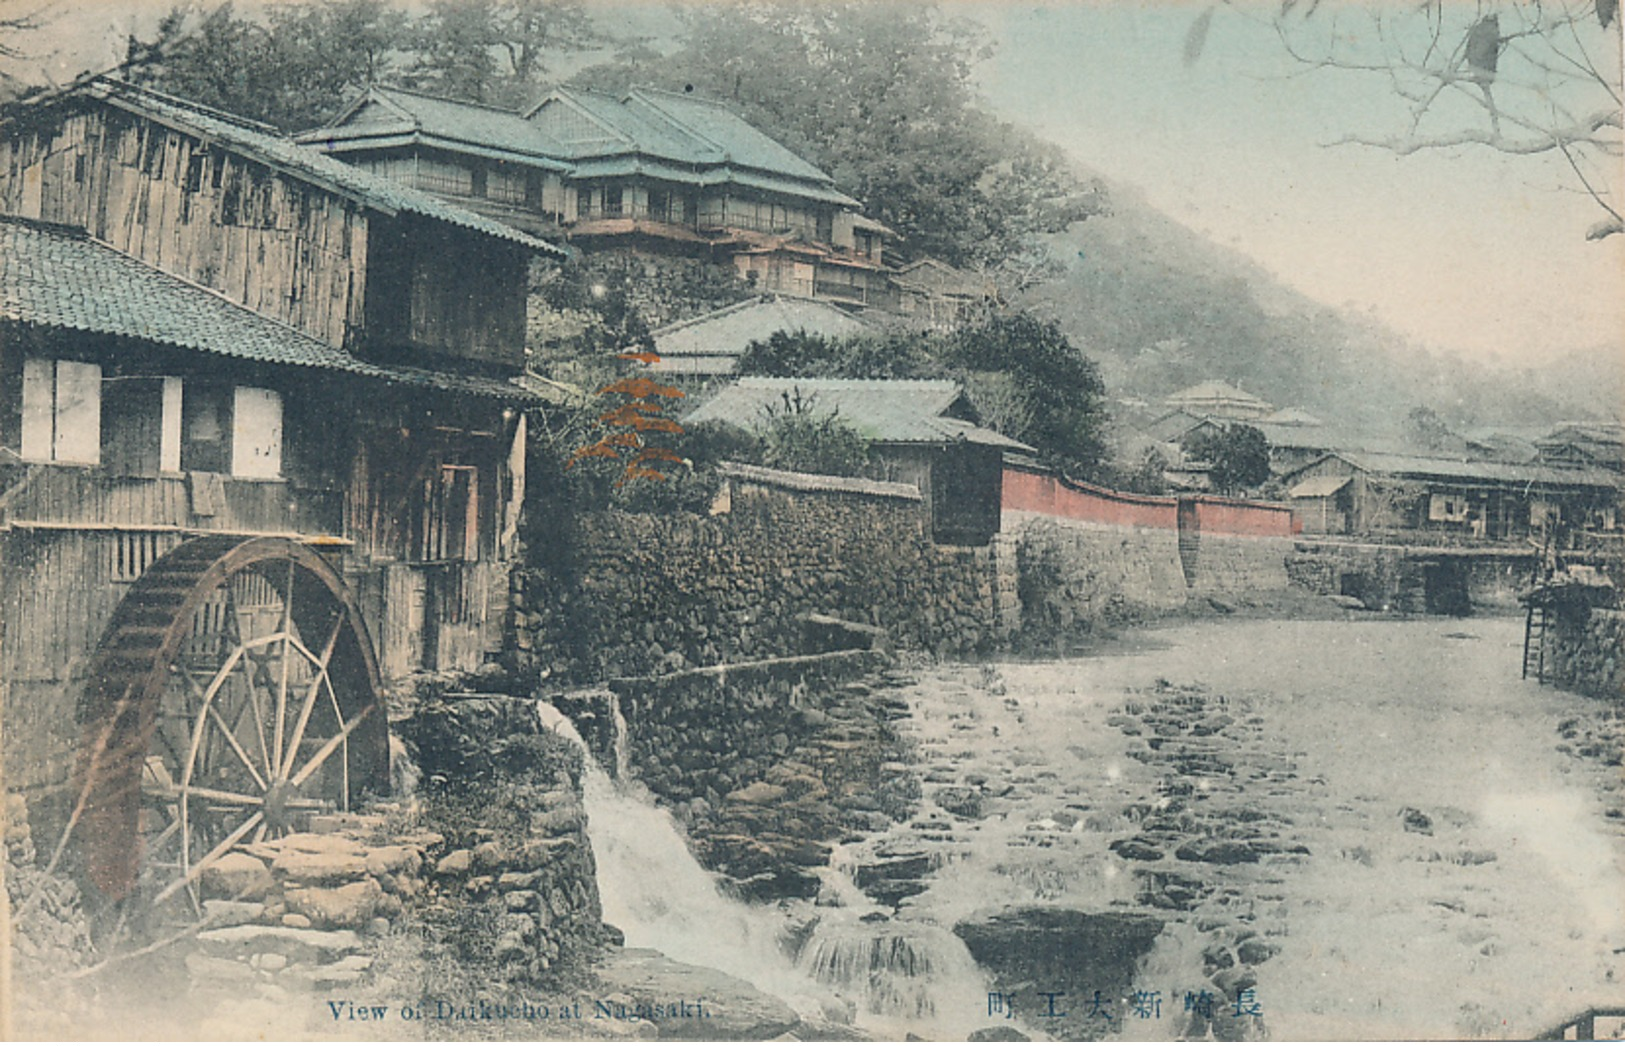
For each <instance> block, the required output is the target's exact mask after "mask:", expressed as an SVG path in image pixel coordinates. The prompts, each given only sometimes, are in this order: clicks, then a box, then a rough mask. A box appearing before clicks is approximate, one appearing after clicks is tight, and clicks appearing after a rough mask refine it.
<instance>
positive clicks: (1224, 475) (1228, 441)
mask: <svg viewBox="0 0 1625 1046" xmlns="http://www.w3.org/2000/svg"><path fill="white" fill-rule="evenodd" d="M1181 449H1183V450H1184V451H1185V453H1186V454H1187V455H1189V456H1190V457H1192V458H1194V459H1196V460H1198V461H1205V462H1207V464H1208V465H1209V466H1210V471H1209V473H1208V476H1209V478H1210V479H1211V480H1212V481H1213V487H1214V489H1216V490H1218V491H1219V492H1220V493H1222V494H1239V493H1241V492H1242V491H1244V490H1248V489H1250V488H1253V487H1259V486H1262V485H1263V484H1265V483H1267V482H1268V481H1269V478H1270V445H1269V440H1267V439H1266V438H1265V437H1264V434H1263V433H1262V432H1260V431H1259V430H1258V429H1256V428H1254V427H1253V426H1251V425H1240V424H1236V425H1227V426H1225V427H1224V428H1223V429H1220V430H1218V431H1212V430H1208V429H1198V430H1197V431H1196V432H1194V433H1192V434H1191V436H1190V437H1188V438H1187V439H1186V440H1185V442H1184V445H1183V447H1182V448H1181Z"/></svg>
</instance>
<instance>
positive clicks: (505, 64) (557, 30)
mask: <svg viewBox="0 0 1625 1046" xmlns="http://www.w3.org/2000/svg"><path fill="white" fill-rule="evenodd" d="M600 42H601V40H600V37H599V35H598V33H597V32H596V31H595V30H594V29H593V27H592V22H591V20H590V19H589V18H588V17H587V13H586V11H585V10H584V9H583V8H582V6H581V4H580V3H578V2H576V0H433V2H432V3H430V5H429V12H428V14H427V15H425V16H424V17H423V18H422V19H420V20H419V21H418V23H417V25H416V33H415V50H416V52H417V61H416V63H415V64H414V65H413V67H412V69H411V70H410V72H409V73H408V74H407V77H406V79H407V80H408V81H409V82H411V83H412V84H413V85H414V86H417V87H421V88H423V89H425V90H430V91H433V92H435V93H437V94H445V95H450V96H452V97H455V98H465V99H467V100H469V101H474V102H486V103H490V104H495V105H507V106H515V107H516V106H522V105H524V104H526V103H528V102H531V101H534V100H535V99H534V95H535V94H536V93H537V91H538V90H539V89H540V88H541V86H542V83H541V78H542V77H543V76H544V75H545V74H546V73H547V72H548V71H549V68H550V66H549V59H550V58H551V57H552V56H554V55H557V54H559V53H560V52H569V51H579V50H583V49H585V48H588V47H591V46H595V45H596V44H598V43H600Z"/></svg>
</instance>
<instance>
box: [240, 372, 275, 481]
mask: <svg viewBox="0 0 1625 1046" xmlns="http://www.w3.org/2000/svg"><path fill="white" fill-rule="evenodd" d="M231 474H232V475H233V476H244V477H247V478H249V479H275V478H277V477H278V476H280V475H282V397H281V396H280V395H278V394H277V393H275V392H272V391H271V390H270V389H252V388H246V387H242V386H239V387H238V388H237V390H236V397H235V402H234V403H233V406H232V432H231Z"/></svg>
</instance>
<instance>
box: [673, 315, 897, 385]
mask: <svg viewBox="0 0 1625 1046" xmlns="http://www.w3.org/2000/svg"><path fill="white" fill-rule="evenodd" d="M874 331H875V328H874V327H873V326H871V325H870V324H868V323H866V322H864V321H863V320H861V319H859V318H858V317H856V316H854V315H852V314H851V313H849V312H847V311H845V310H844V309H840V308H837V307H835V306H833V305H829V304H827V303H825V302H820V301H807V300H805V299H800V298H790V297H781V296H778V295H773V296H762V297H757V298H751V299H748V300H746V301H742V302H736V303H734V304H733V305H728V306H724V307H723V308H720V309H714V310H712V311H711V312H708V313H705V314H704V315H701V316H695V317H692V318H690V319H686V320H679V321H677V322H676V323H670V324H667V325H666V326H664V327H660V328H658V329H656V330H654V331H652V332H651V337H652V338H653V339H654V347H655V352H656V354H658V355H659V356H660V359H659V361H658V362H656V363H653V364H651V365H650V369H651V370H654V371H658V372H660V373H662V374H670V375H674V376H677V375H683V376H691V377H695V378H698V379H702V380H704V379H714V378H721V377H725V376H727V375H731V374H733V373H734V370H735V367H736V365H737V363H738V362H739V357H740V356H743V355H744V354H745V350H746V349H747V348H749V347H750V344H751V343H752V342H765V341H767V340H768V339H769V338H771V337H772V336H773V335H775V334H781V333H782V334H810V335H814V336H817V337H820V338H829V339H838V338H851V337H856V336H859V335H863V334H872V333H874Z"/></svg>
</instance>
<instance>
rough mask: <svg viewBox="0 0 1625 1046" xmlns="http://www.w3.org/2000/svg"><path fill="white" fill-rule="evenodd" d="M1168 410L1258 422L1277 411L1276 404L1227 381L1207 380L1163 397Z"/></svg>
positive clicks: (1228, 419) (1206, 416) (1205, 416)
mask: <svg viewBox="0 0 1625 1046" xmlns="http://www.w3.org/2000/svg"><path fill="white" fill-rule="evenodd" d="M1163 403H1164V404H1165V405H1166V406H1167V407H1168V409H1169V410H1173V411H1183V412H1185V413H1186V414H1192V415H1195V416H1197V417H1203V418H1222V419H1225V420H1227V421H1256V420H1257V419H1259V418H1263V417H1266V416H1268V415H1270V414H1273V413H1275V407H1274V405H1273V404H1270V403H1268V402H1266V401H1264V400H1261V399H1259V398H1258V397H1257V396H1254V395H1253V394H1252V393H1250V392H1246V391H1243V390H1242V389H1239V388H1237V387H1236V386H1234V385H1231V384H1229V383H1228V382H1223V381H1204V382H1199V383H1197V384H1195V385H1192V386H1190V387H1189V388H1185V389H1180V390H1179V391H1178V392H1175V393H1173V394H1171V395H1169V396H1167V397H1165V398H1164V399H1163Z"/></svg>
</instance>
